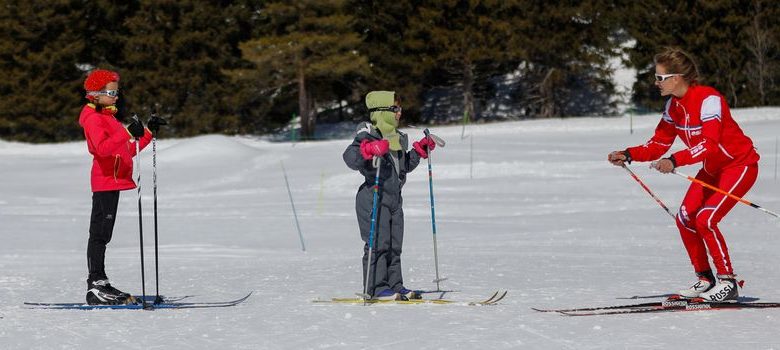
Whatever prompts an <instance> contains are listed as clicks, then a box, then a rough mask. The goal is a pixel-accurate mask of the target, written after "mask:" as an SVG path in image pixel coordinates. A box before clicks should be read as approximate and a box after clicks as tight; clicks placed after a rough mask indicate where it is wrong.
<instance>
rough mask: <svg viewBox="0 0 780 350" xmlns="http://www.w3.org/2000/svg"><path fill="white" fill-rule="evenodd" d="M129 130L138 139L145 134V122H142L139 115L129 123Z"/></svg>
mask: <svg viewBox="0 0 780 350" xmlns="http://www.w3.org/2000/svg"><path fill="white" fill-rule="evenodd" d="M127 132H129V133H130V135H132V136H133V137H135V138H137V139H139V138H141V137H142V136H144V123H141V120H140V119H138V117H134V118H133V121H132V122H130V124H128V125H127Z"/></svg>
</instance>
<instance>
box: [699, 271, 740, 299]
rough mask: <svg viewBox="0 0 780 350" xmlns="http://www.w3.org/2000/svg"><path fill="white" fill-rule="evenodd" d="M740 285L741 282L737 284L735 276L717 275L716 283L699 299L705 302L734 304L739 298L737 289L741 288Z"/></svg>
mask: <svg viewBox="0 0 780 350" xmlns="http://www.w3.org/2000/svg"><path fill="white" fill-rule="evenodd" d="M742 283H743V281H739V283H738V282H737V279H736V275H718V283H716V284H715V285H714V286H713V287H712V288H711V289H710V290H708V291H706V292H704V293H701V295H699V297H701V298H702V299H704V301H707V302H716V303H723V302H735V301H737V298H738V297H739V291H738V290H737V289H738V288H737V287H738V286H739V287H741V286H742Z"/></svg>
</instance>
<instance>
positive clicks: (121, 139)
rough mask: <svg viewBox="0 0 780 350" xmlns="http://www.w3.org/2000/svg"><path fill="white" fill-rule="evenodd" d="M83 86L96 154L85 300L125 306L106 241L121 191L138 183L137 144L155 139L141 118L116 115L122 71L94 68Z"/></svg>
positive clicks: (87, 131)
mask: <svg viewBox="0 0 780 350" xmlns="http://www.w3.org/2000/svg"><path fill="white" fill-rule="evenodd" d="M84 89H85V90H86V92H87V95H86V97H87V99H88V100H89V103H87V104H86V105H85V106H84V108H83V109H82V110H81V115H80V116H79V124H80V125H81V127H82V128H84V136H85V137H86V139H87V149H88V150H89V153H90V154H91V155H92V157H93V161H92V171H91V184H92V215H91V219H90V225H89V242H88V244H87V267H88V268H89V277H88V278H87V297H86V299H87V303H88V304H90V305H94V304H124V303H128V302H131V301H132V297H131V295H130V294H128V293H124V292H122V291H120V290H118V289H116V288H114V287H113V286H111V284H110V283H109V282H108V277H107V276H106V272H105V265H104V263H105V252H106V245H107V244H108V242H110V241H111V236H112V234H113V230H114V222H115V220H116V213H117V205H118V204H119V191H123V190H129V189H133V188H135V187H136V185H135V182H133V179H132V176H133V156H135V155H136V144H135V143H136V142H139V146H140V148H141V149H143V148H144V147H146V145H148V144H149V142H150V141H151V139H152V134H151V131H150V130H149V129H147V128H144V126H143V124H142V123H141V121H140V120H137V119H135V120H133V121H132V122H131V123H130V124H129V125H128V126H127V127H125V126H124V125H122V123H120V122H119V121H118V120H117V119H116V118H115V117H114V115H115V114H116V112H117V108H116V106H115V104H116V102H117V100H118V99H119V96H118V94H119V74H118V73H116V72H112V71H108V70H103V69H95V70H93V71H91V72H90V73H89V75H88V76H87V78H86V80H85V81H84ZM150 126H151V123H150Z"/></svg>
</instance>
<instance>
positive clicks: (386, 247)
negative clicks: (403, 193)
mask: <svg viewBox="0 0 780 350" xmlns="http://www.w3.org/2000/svg"><path fill="white" fill-rule="evenodd" d="M373 196H374V194H373V190H372V188H371V187H369V186H366V187H365V188H362V189H361V190H360V191H358V194H357V203H356V206H355V209H356V211H357V218H358V227H359V228H360V236H361V238H362V239H363V242H365V245H364V246H363V284H364V285H365V283H366V281H365V278H366V269H367V268H368V249H369V246H368V243H369V235H370V232H371V212H372V209H373ZM380 199H381V198H380ZM380 202H381V201H380ZM377 210H378V212H377V217H376V227H375V228H374V249H373V252H372V253H371V265H370V266H371V275H370V276H369V283H368V290H367V291H366V293H368V294H369V295H371V296H373V295H377V294H379V293H381V292H383V291H384V290H387V289H391V290H393V291H395V292H398V291H400V290H401V289H402V288H404V281H403V276H402V273H401V271H402V268H401V246H402V245H403V240H404V212H403V209H402V208H401V205H400V203H399V205H398V206H397V207H396V208H391V207H389V206H387V205H383V204H381V203H379V204H378V205H377Z"/></svg>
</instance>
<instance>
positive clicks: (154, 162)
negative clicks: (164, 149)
mask: <svg viewBox="0 0 780 350" xmlns="http://www.w3.org/2000/svg"><path fill="white" fill-rule="evenodd" d="M152 117H155V113H152ZM152 183H153V184H154V191H153V193H154V282H155V288H156V296H155V298H154V304H155V305H156V304H160V303H162V301H163V300H162V298H161V297H160V265H159V261H160V256H159V254H158V244H157V241H158V240H157V135H154V134H153V135H152Z"/></svg>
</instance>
